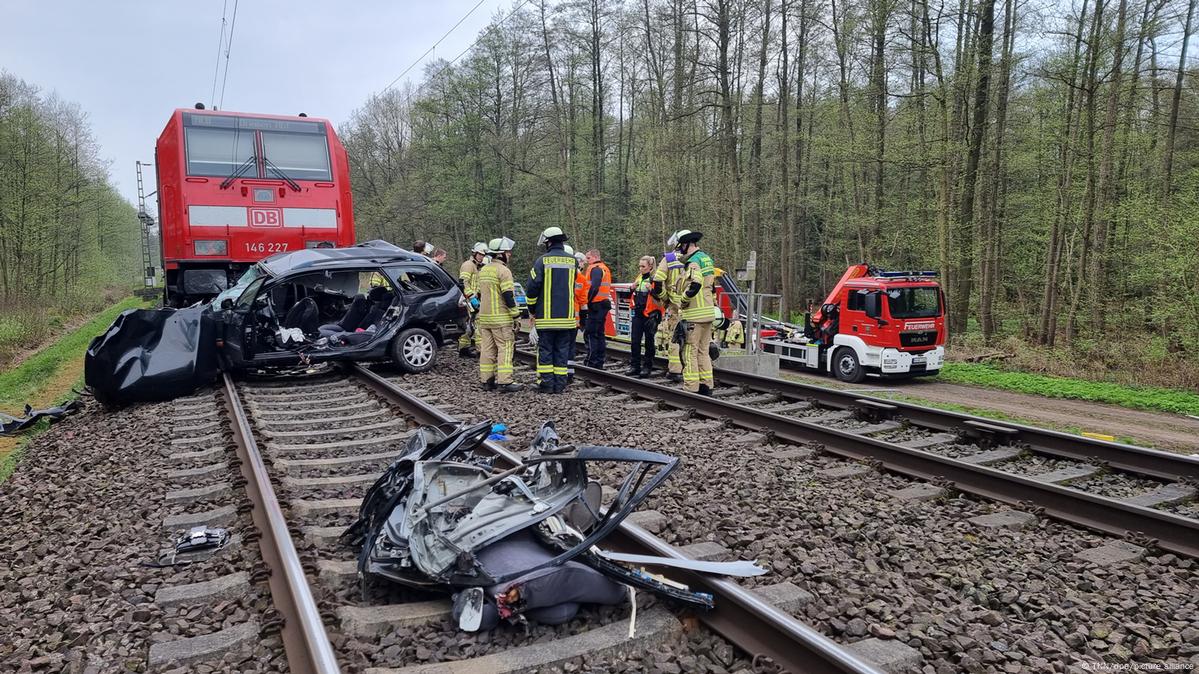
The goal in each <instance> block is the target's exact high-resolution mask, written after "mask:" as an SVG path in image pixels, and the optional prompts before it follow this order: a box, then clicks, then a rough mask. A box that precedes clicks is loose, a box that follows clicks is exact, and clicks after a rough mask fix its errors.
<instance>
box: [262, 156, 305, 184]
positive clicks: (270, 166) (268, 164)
mask: <svg viewBox="0 0 1199 674" xmlns="http://www.w3.org/2000/svg"><path fill="white" fill-rule="evenodd" d="M262 163H263V164H266V167H267V168H268V169H270V170H272V171H274V172H275V173H276V174H277V175H278V176H279V177H280V178H282V179H284V180H286V181H287V184H288V186H289V187H291V188H292V189H293V190H295V191H297V192H299V191H300V184H299V183H297V182H296V181H294V180H292V179H291V178H289V177H288V175H287V174H286V173H284V172H283V171H281V170H280V169H279V167H278V166H275V162H273V161H271V160H270V159H267V157H266V155H262Z"/></svg>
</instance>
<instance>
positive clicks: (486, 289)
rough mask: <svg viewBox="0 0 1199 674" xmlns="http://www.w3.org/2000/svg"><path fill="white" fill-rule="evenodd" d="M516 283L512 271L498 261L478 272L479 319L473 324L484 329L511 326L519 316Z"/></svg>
mask: <svg viewBox="0 0 1199 674" xmlns="http://www.w3.org/2000/svg"><path fill="white" fill-rule="evenodd" d="M515 290H516V283H515V282H514V281H513V279H512V270H510V269H508V265H506V264H504V263H503V262H500V261H499V260H492V261H491V263H490V264H488V265H487V266H486V267H483V270H482V271H480V272H479V317H478V318H476V319H475V324H476V325H479V326H481V327H485V328H493V327H499V326H503V325H511V324H512V319H514V318H516V317H517V316H520V309H519V308H518V307H517V306H516V298H515V297H514V294H513V293H514V292H515Z"/></svg>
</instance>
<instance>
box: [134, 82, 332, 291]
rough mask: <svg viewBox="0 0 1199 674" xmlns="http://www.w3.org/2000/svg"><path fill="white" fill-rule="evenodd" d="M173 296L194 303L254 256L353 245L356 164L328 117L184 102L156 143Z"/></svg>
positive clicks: (163, 237) (163, 234)
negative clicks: (191, 107) (352, 188)
mask: <svg viewBox="0 0 1199 674" xmlns="http://www.w3.org/2000/svg"><path fill="white" fill-rule="evenodd" d="M154 154H155V162H154V163H155V166H156V168H157V172H158V216H159V222H160V223H161V225H162V230H161V240H162V261H163V266H164V267H165V271H166V288H165V291H164V302H165V303H166V305H167V306H176V307H178V306H186V305H188V304H192V303H194V302H196V301H202V300H206V299H210V298H211V297H213V296H214V295H216V294H217V293H219V292H221V291H222V290H225V289H226V288H228V287H230V286H231V285H233V284H234V283H235V282H236V281H237V279H238V277H239V276H240V275H241V274H242V272H244V271H245V270H246V269H247V268H248V267H249V266H250V265H251V264H253V263H254V262H257V261H258V260H261V259H262V258H264V257H267V256H269V255H272V254H274V253H279V252H283V251H290V250H297V249H301V248H340V247H345V246H351V245H353V244H354V216H353V209H352V204H351V197H350V167H349V162H348V160H347V157H346V151H345V148H344V147H342V145H341V142H340V141H339V140H338V139H337V135H336V134H335V133H334V131H333V125H332V124H330V123H329V121H328V120H324V119H317V118H311V117H307V116H304V115H300V116H296V117H287V116H281V115H260V114H243V113H236V112H225V111H220V112H218V111H215V110H204V109H203V107H202V106H200V105H197V106H196V109H194V110H189V109H179V110H175V111H174V112H173V113H172V114H171V118H170V119H169V120H168V121H167V124H166V128H164V129H163V130H162V134H161V135H160V136H159V137H158V143H157V145H156V146H155V150H154Z"/></svg>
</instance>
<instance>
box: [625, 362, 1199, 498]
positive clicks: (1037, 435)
mask: <svg viewBox="0 0 1199 674" xmlns="http://www.w3.org/2000/svg"><path fill="white" fill-rule="evenodd" d="M610 351H611V352H613V353H617V354H620V355H621V356H622V357H626V358H627V357H628V352H627V351H625V350H623V349H610ZM655 360H657V361H661V362H662V363H663V364H665V362H666V361H665V359H663V358H662V357H661V356H658V357H657V358H656V359H655ZM713 373H714V376H715V378H716V381H718V382H720V383H722V384H732V385H734V386H745V387H748V388H750V389H752V390H755V391H763V392H770V393H777V394H779V395H784V396H799V397H801V398H805V399H808V400H814V401H816V402H819V403H821V404H822V405H826V406H828V407H836V408H839V409H851V408H853V407H860V406H861V403H860V402H859V401H862V400H865V401H869V402H870V403H875V404H878V405H891V406H893V407H895V408H896V411H895V414H897V415H899V416H902V417H904V418H906V419H908V420H909V421H911V422H912V423H913V424H915V425H917V426H923V427H925V428H931V429H934V430H939V431H948V432H959V431H962V430H964V429H966V428H967V427H968V425H969V424H968V423H967V422H973V423H979V424H986V425H988V426H998V427H1001V428H1004V429H1010V430H1011V433H1010V435H1009V436H1008V438H1009V440H1010V441H1014V442H1020V443H1024V444H1026V445H1028V446H1029V447H1030V448H1031V449H1032V450H1034V451H1037V452H1040V453H1044V454H1049V455H1053V456H1057V457H1061V458H1067V459H1075V460H1079V461H1101V462H1103V463H1105V464H1107V465H1108V466H1110V467H1112V468H1115V469H1117V470H1121V471H1125V472H1130V473H1137V474H1139V475H1145V476H1148V477H1155V478H1158V479H1163V480H1171V481H1173V480H1181V479H1189V480H1199V455H1194V456H1188V455H1186V454H1178V453H1176V452H1164V451H1161V450H1158V449H1150V448H1148V447H1138V446H1136V445H1129V444H1125V443H1122V442H1109V441H1106V440H1097V439H1094V438H1087V437H1084V436H1080V435H1073V434H1071V433H1063V432H1060V431H1053V430H1049V429H1046V428H1037V427H1035V426H1028V425H1025V424H1018V423H1014V422H1011V421H997V420H995V419H988V418H986V417H979V416H974V415H972V414H965V413H962V412H951V411H949V410H940V409H935V408H932V407H926V406H924V405H917V404H915V403H910V402H902V401H898V400H891V399H889V398H878V397H874V396H870V395H863V394H859V393H848V392H845V391H839V390H837V389H834V388H829V387H826V386H820V385H817V384H805V383H803V382H797V381H792V380H788V379H780V378H776V377H765V376H762V375H757V374H750V373H748V372H738V371H736V370H729V369H726V368H721V367H713Z"/></svg>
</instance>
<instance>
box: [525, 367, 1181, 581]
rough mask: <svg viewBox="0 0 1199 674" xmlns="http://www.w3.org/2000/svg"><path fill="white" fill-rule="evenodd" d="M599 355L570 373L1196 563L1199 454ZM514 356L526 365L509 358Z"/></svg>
mask: <svg viewBox="0 0 1199 674" xmlns="http://www.w3.org/2000/svg"><path fill="white" fill-rule="evenodd" d="M609 354H611V355H613V356H615V358H611V359H610V361H609V363H608V366H607V368H606V369H603V370H599V369H593V368H588V367H583V366H578V365H576V372H577V376H579V377H581V378H583V379H585V380H589V381H591V382H592V383H595V384H598V385H600V386H604V387H608V388H610V389H612V391H613V392H615V393H618V394H623V395H631V396H634V397H637V398H641V399H645V400H649V401H657V402H658V404H662V405H666V406H669V407H671V408H675V409H681V410H685V411H686V413H687V414H688V415H693V416H702V417H707V418H713V419H719V420H721V421H722V422H723V423H725V424H726V425H730V426H736V427H740V428H744V429H747V430H750V431H753V432H756V433H760V434H762V435H763V436H764V438H765V440H767V441H781V442H789V443H797V444H802V443H818V444H819V445H820V446H822V447H823V449H824V450H826V451H828V452H830V453H832V454H836V455H839V456H841V457H844V458H847V459H852V460H857V461H863V462H867V463H872V464H874V465H875V466H876V467H879V468H882V469H885V470H889V471H893V472H896V473H899V474H902V475H906V476H908V477H913V478H918V479H920V480H923V481H926V482H927V483H929V485H930V486H929V487H928V488H929V489H930V490H932V489H933V488H940V487H952V488H955V489H957V490H959V491H962V492H965V493H969V494H973V495H977V496H981V497H984V498H987V499H992V500H995V501H1000V502H1003V503H1007V504H1010V505H1013V506H1015V507H1016V508H1018V509H1021V510H1024V511H1029V512H1031V513H1034V514H1040V513H1043V514H1045V515H1047V516H1049V517H1052V518H1055V519H1058V520H1061V521H1065V522H1069V523H1071V524H1074V525H1078V526H1083V527H1087V528H1090V529H1094V530H1098V531H1102V532H1104V533H1107V534H1110V535H1113V536H1117V537H1120V538H1122V539H1125V541H1126V543H1123V542H1117V543H1113V546H1114V547H1113V549H1112V550H1111V551H1110V552H1111V554H1114V555H1119V554H1123V553H1122V552H1121V550H1120V548H1121V547H1124V548H1125V551H1124V552H1128V550H1129V549H1131V548H1129V547H1128V546H1129V545H1131V546H1135V547H1136V548H1146V547H1151V546H1156V547H1159V548H1161V549H1163V550H1168V551H1170V552H1174V553H1177V554H1182V555H1186V556H1190V557H1199V508H1197V507H1196V502H1195V497H1196V492H1197V489H1196V485H1197V484H1199V457H1194V456H1185V455H1181V454H1175V453H1170V452H1162V451H1158V450H1153V449H1147V448H1143V447H1135V446H1132V445H1125V444H1121V443H1115V442H1104V441H1100V440H1092V439H1089V438H1085V437H1080V436H1073V435H1069V434H1066V433H1059V432H1055V431H1050V430H1045V429H1038V428H1034V427H1030V426H1024V425H1021V424H1012V423H1008V422H997V421H994V420H990V419H985V418H981V417H975V416H971V415H966V414H960V413H955V412H948V411H943V410H936V409H932V408H928V407H923V406H919V405H913V404H910V403H901V402H896V401H891V400H884V399H881V398H873V397H870V396H864V395H860V394H857V393H852V392H846V391H838V390H834V389H828V388H823V387H818V386H811V385H807V384H802V383H798V382H792V381H788V380H782V379H775V378H769V377H762V376H758V375H753V374H747V373H742V372H735V371H731V370H725V369H719V368H718V369H717V371H716V382H717V388H716V389H715V390H714V392H713V395H712V396H711V397H705V396H700V395H697V394H691V393H687V392H686V391H684V390H682V389H681V388H680V387H679V385H678V384H670V383H668V382H667V381H666V380H665V376H664V373H662V374H661V375H659V376H657V377H653V378H649V379H636V378H632V377H626V376H623V375H622V374H619V372H618V371H619V370H623V369H625V367H626V361H625V360H624V359H627V356H628V354H627V352H623V351H619V350H614V349H609ZM518 360H521V361H523V362H524V363H526V364H529V363H532V362H533V361H534V360H535V358H534V355H533V354H532V353H530V352H525V351H518ZM661 364H662V365H664V362H663V363H661ZM930 493H931V491H930Z"/></svg>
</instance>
